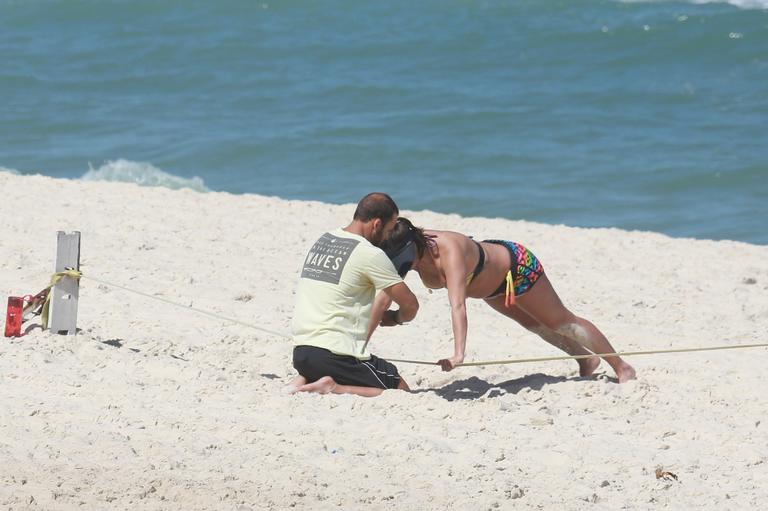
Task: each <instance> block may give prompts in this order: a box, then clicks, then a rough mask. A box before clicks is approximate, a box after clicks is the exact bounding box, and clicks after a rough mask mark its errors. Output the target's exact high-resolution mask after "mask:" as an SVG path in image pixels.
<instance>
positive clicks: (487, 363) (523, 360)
mask: <svg viewBox="0 0 768 511" xmlns="http://www.w3.org/2000/svg"><path fill="white" fill-rule="evenodd" d="M743 348H768V343H761V344H736V345H733V346H712V347H709V348H677V349H671V350H649V351H619V352H616V353H593V354H589V355H562V356H559V357H537V358H515V359H511V360H488V361H485V362H463V363H461V364H456V367H468V366H490V365H501V364H523V363H526V362H549V361H551V360H579V359H583V358H595V357H600V358H605V357H631V356H635V355H653V354H657V353H687V352H693V351H715V350H735V349H743ZM387 360H388V361H390V362H400V363H403V364H424V365H435V364H437V362H426V361H422V360H398V359H395V358H388V359H387Z"/></svg>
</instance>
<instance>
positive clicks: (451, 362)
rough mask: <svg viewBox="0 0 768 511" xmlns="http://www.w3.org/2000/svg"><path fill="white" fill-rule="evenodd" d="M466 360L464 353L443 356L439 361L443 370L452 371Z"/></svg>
mask: <svg viewBox="0 0 768 511" xmlns="http://www.w3.org/2000/svg"><path fill="white" fill-rule="evenodd" d="M462 362H464V355H454V356H452V357H451V358H441V359H440V360H438V361H437V363H438V364H440V367H441V368H442V369H443V371H452V370H453V369H454V368H455V367H456V366H457V365H459V364H461V363H462Z"/></svg>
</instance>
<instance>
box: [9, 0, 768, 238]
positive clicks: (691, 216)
mask: <svg viewBox="0 0 768 511" xmlns="http://www.w3.org/2000/svg"><path fill="white" fill-rule="evenodd" d="M0 171H6V172H8V171H12V172H17V173H19V174H33V173H41V174H45V175H50V176H55V177H67V178H76V179H101V180H118V181H132V182H137V183H140V184H144V185H148V186H168V187H172V188H178V187H191V188H195V189H198V190H223V191H229V192H233V193H258V194H264V195H275V196H280V197H284V198H299V199H312V200H321V201H326V202H333V203H348V202H356V201H357V200H358V199H359V198H360V196H362V195H363V194H364V193H367V192H369V191H374V190H379V191H387V192H389V193H390V194H391V195H392V196H393V197H394V198H395V200H396V201H397V202H398V204H399V205H400V206H401V208H404V209H415V210H420V209H431V210H435V211H441V212H453V213H459V214H462V215H474V216H486V217H505V218H511V219H526V220H533V221H540V222H547V223H562V224H567V225H575V226H587V227H591V226H615V227H620V228H624V229H642V230H652V231H658V232H663V233H667V234H670V235H673V236H684V237H697V238H711V239H735V240H741V241H745V242H750V243H757V244H768V0H732V1H731V2H666V1H653V2H647V1H626V2H621V1H613V0H602V1H601V0H509V1H500V0H499V1H493V0H488V1H470V0H462V1H458V0H419V1H416V2H412V1H402V0H393V1H388V2H361V1H357V0H355V1H352V0H329V1H322V2H321V1H309V0H307V1H298V0H284V1H279V2H273V1H270V0H261V1H250V0H221V1H217V2H202V1H189V0H185V1H182V0H131V1H117V0H112V1H110V0H99V1H96V0H88V1H86V0H59V1H51V0H0ZM2 200H7V198H3V199H2ZM414 220H415V221H416V223H418V218H415V219H414ZM487 234H488V235H490V234H492V233H487ZM495 235H496V236H501V237H511V238H514V233H497V234H495Z"/></svg>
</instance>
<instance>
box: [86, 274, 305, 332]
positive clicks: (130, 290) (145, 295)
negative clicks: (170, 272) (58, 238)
mask: <svg viewBox="0 0 768 511" xmlns="http://www.w3.org/2000/svg"><path fill="white" fill-rule="evenodd" d="M81 276H82V278H84V279H87V280H93V281H94V282H98V283H99V284H104V285H105V286H111V287H116V288H118V289H122V290H123V291H128V292H129V293H134V294H137V295H140V296H143V297H145V298H149V299H151V300H157V301H160V302H163V303H167V304H168V305H173V306H175V307H179V308H181V309H185V310H191V311H194V312H197V313H198V314H203V315H205V316H209V317H212V318H216V319H219V320H221V321H228V322H230V323H235V324H238V325H241V326H245V327H248V328H253V329H255V330H260V331H262V332H266V333H268V334H272V335H276V336H278V337H283V338H285V339H290V338H291V337H290V336H289V335H285V334H282V333H280V332H275V331H274V330H269V329H267V328H262V327H260V326H256V325H251V324H250V323H246V322H244V321H240V320H238V319H232V318H228V317H225V316H221V315H219V314H216V313H213V312H209V311H206V310H203V309H197V308H195V307H191V306H187V305H184V304H182V303H176V302H174V301H171V300H167V299H165V298H160V297H159V296H154V295H150V294H148V293H143V292H141V291H136V290H135V289H130V288H127V287H125V286H120V285H118V284H113V283H112V282H107V281H105V280H101V279H97V278H95V277H89V276H86V275H81Z"/></svg>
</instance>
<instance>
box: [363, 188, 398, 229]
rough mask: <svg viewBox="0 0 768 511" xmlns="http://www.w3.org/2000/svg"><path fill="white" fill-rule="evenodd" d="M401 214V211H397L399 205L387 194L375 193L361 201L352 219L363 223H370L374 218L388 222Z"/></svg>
mask: <svg viewBox="0 0 768 511" xmlns="http://www.w3.org/2000/svg"><path fill="white" fill-rule="evenodd" d="M399 213H400V210H399V209H397V204H395V201H393V200H392V197H390V196H389V195H387V194H386V193H380V192H374V193H369V194H368V195H366V196H365V197H363V198H362V199H360V202H358V203H357V209H355V215H354V216H353V217H352V218H353V219H354V220H360V221H361V222H369V221H371V220H373V219H374V218H378V219H379V220H381V221H382V222H387V221H389V220H390V219H391V218H392V217H393V216H397V215H398V214H399Z"/></svg>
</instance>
